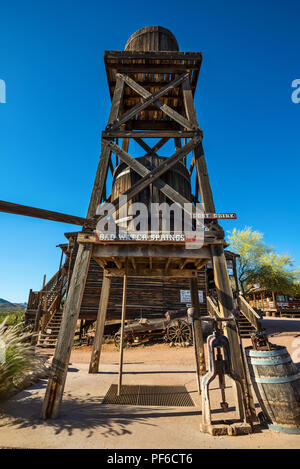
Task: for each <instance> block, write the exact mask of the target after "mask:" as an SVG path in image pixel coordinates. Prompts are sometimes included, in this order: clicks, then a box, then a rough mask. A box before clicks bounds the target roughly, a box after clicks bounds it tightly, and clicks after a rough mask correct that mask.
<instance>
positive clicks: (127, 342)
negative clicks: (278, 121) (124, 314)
mask: <svg viewBox="0 0 300 469" xmlns="http://www.w3.org/2000/svg"><path fill="white" fill-rule="evenodd" d="M114 341H115V346H116V347H117V348H120V342H121V332H116V333H115V336H114ZM129 345H130V340H129V337H128V336H126V334H124V347H128V346H129Z"/></svg>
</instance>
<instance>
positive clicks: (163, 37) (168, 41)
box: [125, 26, 179, 52]
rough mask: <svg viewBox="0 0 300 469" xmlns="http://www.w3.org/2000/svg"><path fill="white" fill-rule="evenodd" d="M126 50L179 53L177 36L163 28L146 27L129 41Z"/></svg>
mask: <svg viewBox="0 0 300 469" xmlns="http://www.w3.org/2000/svg"><path fill="white" fill-rule="evenodd" d="M125 50H130V51H144V52H145V51H146V52H147V51H178V50H179V47H178V43H177V41H176V38H175V36H174V35H173V34H172V33H171V31H169V30H168V29H166V28H163V27H162V26H146V27H145V28H142V29H139V30H138V31H136V32H135V33H134V34H132V36H130V38H129V39H128V41H127V43H126V46H125Z"/></svg>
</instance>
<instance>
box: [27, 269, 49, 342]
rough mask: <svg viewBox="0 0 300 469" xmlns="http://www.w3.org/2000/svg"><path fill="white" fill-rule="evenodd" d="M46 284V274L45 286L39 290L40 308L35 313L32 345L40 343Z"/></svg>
mask: <svg viewBox="0 0 300 469" xmlns="http://www.w3.org/2000/svg"><path fill="white" fill-rule="evenodd" d="M45 285H46V274H45V275H44V277H43V286H42V289H41V291H40V292H39V303H38V309H37V311H36V315H35V321H34V328H33V336H32V338H31V345H33V346H35V345H36V344H37V343H38V339H39V331H40V322H41V316H42V308H43V293H44V289H45Z"/></svg>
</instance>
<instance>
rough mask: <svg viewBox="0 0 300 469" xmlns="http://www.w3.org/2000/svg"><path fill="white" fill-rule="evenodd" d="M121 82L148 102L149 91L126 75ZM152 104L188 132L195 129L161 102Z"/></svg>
mask: <svg viewBox="0 0 300 469" xmlns="http://www.w3.org/2000/svg"><path fill="white" fill-rule="evenodd" d="M123 80H124V81H125V83H126V84H127V85H128V86H130V87H131V88H132V89H133V90H134V91H136V92H137V93H139V94H140V95H141V96H142V97H143V98H144V99H147V100H148V99H150V98H151V96H152V94H151V93H150V92H149V91H147V90H146V89H145V88H144V87H143V86H141V85H139V84H138V83H136V82H135V81H134V80H133V79H132V78H130V77H128V76H127V75H124V76H123ZM153 104H154V106H156V107H157V108H158V109H160V110H161V111H163V112H164V113H165V114H167V116H169V117H171V118H172V119H174V120H175V121H176V122H177V123H178V124H180V125H181V126H182V127H185V128H186V129H188V130H194V129H195V126H194V124H191V122H189V121H188V120H187V119H186V118H185V117H183V116H181V115H180V114H179V113H178V112H177V111H175V110H174V109H172V108H170V107H169V106H168V105H167V104H164V103H162V102H161V101H155V102H154V103H153Z"/></svg>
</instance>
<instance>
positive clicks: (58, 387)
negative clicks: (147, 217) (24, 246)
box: [41, 244, 92, 419]
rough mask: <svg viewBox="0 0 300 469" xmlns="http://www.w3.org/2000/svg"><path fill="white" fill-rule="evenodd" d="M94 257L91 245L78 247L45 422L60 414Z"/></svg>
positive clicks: (47, 390)
mask: <svg viewBox="0 0 300 469" xmlns="http://www.w3.org/2000/svg"><path fill="white" fill-rule="evenodd" d="M91 253H92V248H91V245H90V244H87V245H82V244H80V245H79V248H78V253H77V256H76V261H75V265H74V270H73V274H72V278H71V284H70V289H69V294H68V296H67V299H66V303H65V307H64V312H63V317H62V324H61V328H60V331H59V335H58V340H57V346H56V349H55V355H54V358H53V361H52V366H51V370H50V377H49V380H48V385H47V389H46V395H45V398H44V402H43V407H42V413H41V417H42V418H43V419H48V418H55V417H57V415H58V413H59V407H60V403H61V399H62V395H63V391H64V387H65V381H66V377H67V370H68V365H69V359H70V355H71V350H72V345H73V341H74V333H75V329H76V324H77V320H78V316H79V311H80V306H81V300H82V295H83V291H84V286H85V280H86V276H87V273H88V269H89V264H90V259H91Z"/></svg>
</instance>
